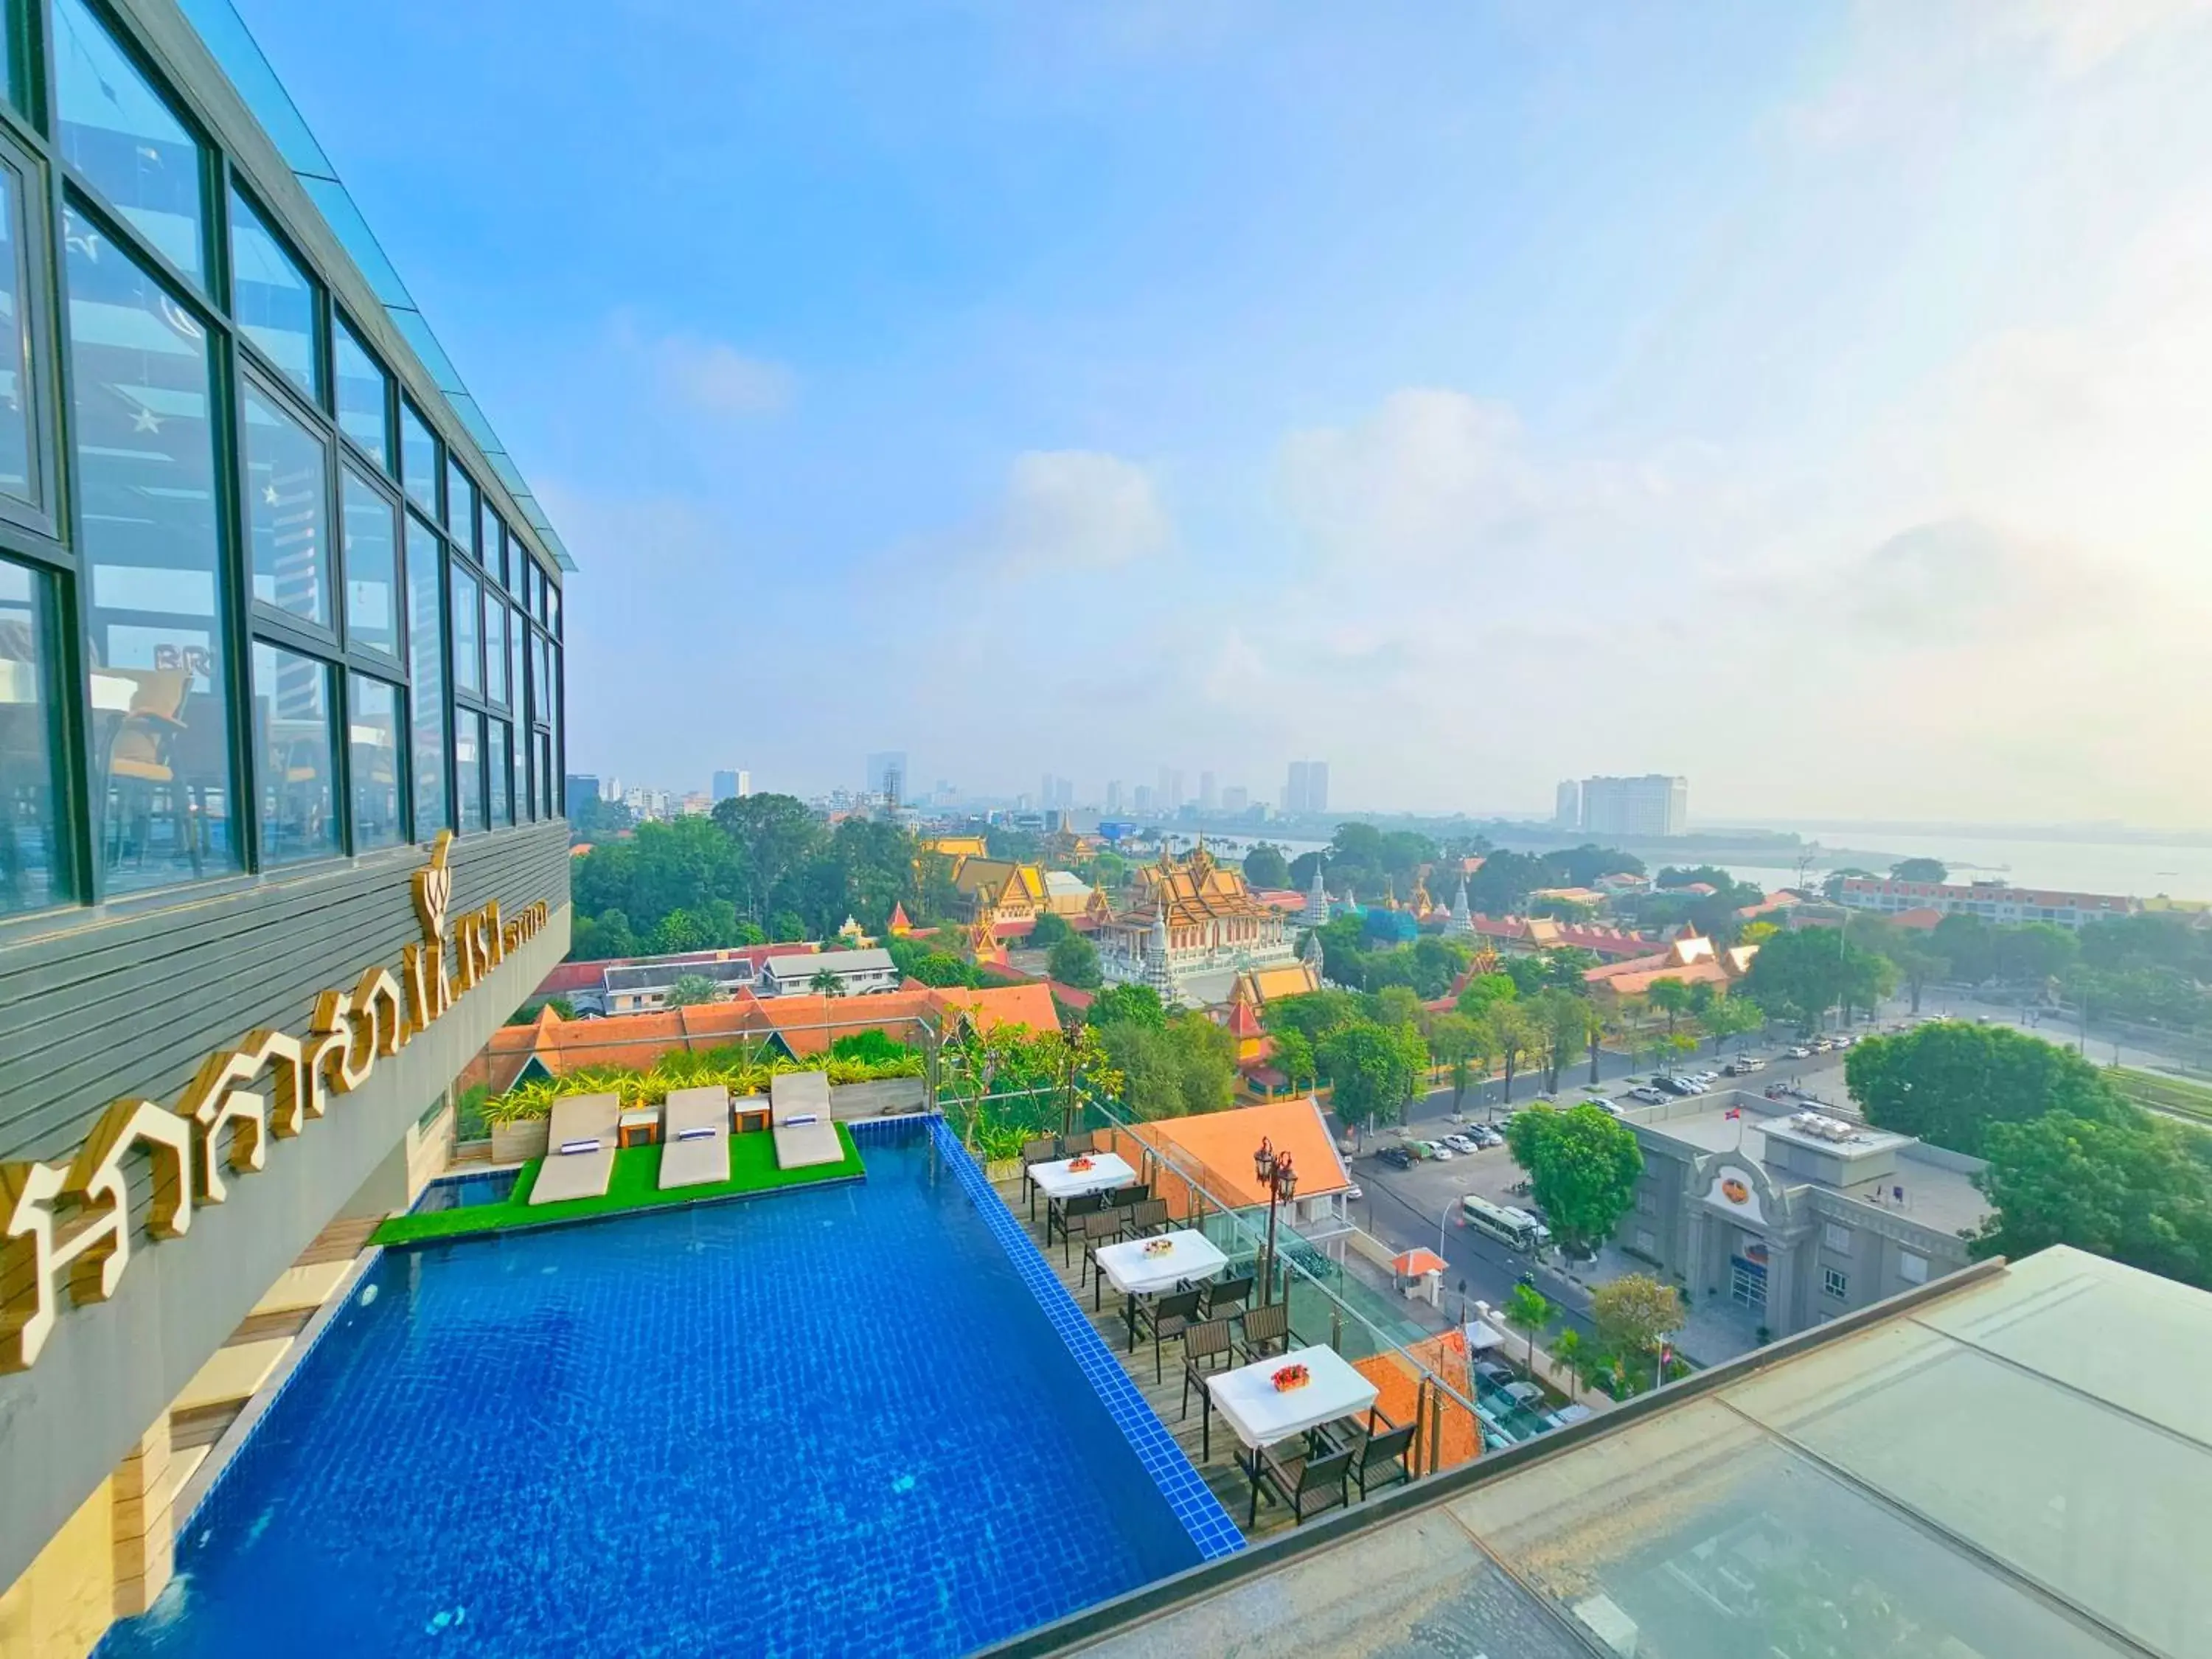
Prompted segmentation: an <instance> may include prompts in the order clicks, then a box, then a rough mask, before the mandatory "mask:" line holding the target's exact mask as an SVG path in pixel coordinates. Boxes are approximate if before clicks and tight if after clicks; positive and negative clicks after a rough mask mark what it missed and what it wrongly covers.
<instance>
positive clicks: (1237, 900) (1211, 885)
mask: <svg viewBox="0 0 2212 1659" xmlns="http://www.w3.org/2000/svg"><path fill="white" fill-rule="evenodd" d="M1136 884H1137V896H1136V898H1135V900H1134V901H1133V902H1132V903H1131V904H1130V906H1129V908H1127V909H1126V910H1124V911H1122V912H1121V914H1120V915H1116V916H1115V917H1113V918H1112V919H1111V920H1110V921H1107V922H1105V923H1104V924H1103V926H1101V927H1099V929H1098V931H1097V934H1096V935H1095V936H1094V937H1095V938H1096V939H1097V945H1098V966H1099V970H1100V972H1101V973H1103V975H1105V977H1106V980H1107V982H1108V983H1109V984H1115V985H1150V986H1152V987H1153V988H1154V989H1155V990H1157V991H1158V992H1159V994H1160V997H1161V1000H1163V1001H1164V1002H1167V1003H1169V1004H1170V1005H1171V1006H1175V1005H1180V1006H1186V1007H1208V1006H1213V1005H1215V1004H1218V1003H1223V1002H1226V1001H1228V1000H1229V997H1230V993H1231V987H1233V986H1234V985H1235V983H1236V980H1237V975H1239V974H1241V973H1244V972H1248V971H1250V970H1254V969H1268V968H1277V967H1288V966H1291V965H1292V964H1294V963H1297V960H1298V951H1297V940H1296V939H1295V938H1294V937H1293V935H1292V929H1291V923H1290V921H1289V920H1288V919H1287V918H1286V917H1285V915H1284V914H1283V912H1281V911H1280V910H1278V909H1277V908H1274V907H1273V905H1270V904H1267V903H1266V902H1264V901H1262V900H1261V899H1260V898H1259V897H1258V896H1256V895H1255V894H1254V893H1253V891H1252V890H1251V889H1250V888H1249V886H1248V885H1246V884H1245V880H1244V877H1243V873H1242V872H1239V871H1237V870H1236V869H1234V868H1232V867H1231V866H1228V865H1225V864H1223V863H1221V862H1220V861H1219V860H1217V859H1215V858H1214V856H1213V854H1212V853H1210V852H1208V851H1207V850H1206V843H1205V842H1200V843H1199V845H1198V847H1197V848H1196V849H1195V850H1194V851H1193V852H1192V853H1191V854H1189V856H1188V857H1187V858H1182V859H1177V858H1176V857H1175V856H1174V855H1173V854H1170V853H1168V852H1166V851H1164V850H1163V851H1162V852H1161V854H1160V856H1159V861H1158V863H1156V864H1152V865H1148V866H1145V867H1144V868H1142V869H1140V870H1139V871H1138V872H1137V876H1136Z"/></svg>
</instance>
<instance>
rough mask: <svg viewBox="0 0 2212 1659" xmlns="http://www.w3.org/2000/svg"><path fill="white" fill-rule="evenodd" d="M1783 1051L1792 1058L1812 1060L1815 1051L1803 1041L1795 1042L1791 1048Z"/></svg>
mask: <svg viewBox="0 0 2212 1659" xmlns="http://www.w3.org/2000/svg"><path fill="white" fill-rule="evenodd" d="M1783 1052H1784V1054H1788V1055H1789V1056H1790V1059H1792V1060H1810V1059H1812V1058H1813V1051H1812V1050H1811V1049H1810V1048H1807V1047H1806V1046H1805V1045H1804V1044H1803V1043H1802V1042H1800V1043H1795V1044H1793V1045H1791V1046H1790V1048H1785V1049H1784V1050H1783Z"/></svg>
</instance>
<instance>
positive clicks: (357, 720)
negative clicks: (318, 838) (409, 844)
mask: <svg viewBox="0 0 2212 1659" xmlns="http://www.w3.org/2000/svg"><path fill="white" fill-rule="evenodd" d="M349 678H350V679H351V682H352V684H351V688H350V689H351V701H350V702H349V707H348V708H347V725H346V742H347V747H348V751H349V758H350V760H351V762H352V767H351V770H352V773H353V845H354V850H355V851H356V853H367V852H370V851H372V850H374V848H379V847H396V846H398V844H399V843H400V842H402V841H404V840H405V839H406V838H407V826H406V825H405V824H404V823H402V822H401V821H400V817H399V689H398V687H397V686H393V685H387V684H385V683H384V682H383V681H382V680H377V679H371V678H368V676H367V675H365V674H355V675H352V676H350V677H349Z"/></svg>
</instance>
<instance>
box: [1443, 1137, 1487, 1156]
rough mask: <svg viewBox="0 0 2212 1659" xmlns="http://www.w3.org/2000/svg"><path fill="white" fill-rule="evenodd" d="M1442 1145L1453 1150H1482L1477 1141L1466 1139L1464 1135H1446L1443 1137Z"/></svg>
mask: <svg viewBox="0 0 2212 1659" xmlns="http://www.w3.org/2000/svg"><path fill="white" fill-rule="evenodd" d="M1444 1145H1445V1146H1449V1148H1451V1150H1452V1151H1453V1152H1480V1151H1481V1150H1482V1147H1481V1146H1480V1144H1479V1143H1477V1142H1475V1141H1474V1140H1472V1139H1468V1137H1467V1136H1466V1135H1446V1136H1445V1137H1444Z"/></svg>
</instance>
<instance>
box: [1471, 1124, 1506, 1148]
mask: <svg viewBox="0 0 2212 1659" xmlns="http://www.w3.org/2000/svg"><path fill="white" fill-rule="evenodd" d="M1468 1135H1469V1136H1471V1137H1472V1138H1473V1139H1474V1140H1475V1141H1476V1142H1478V1143H1479V1144H1480V1146H1482V1147H1483V1148H1484V1149H1485V1150H1487V1149H1489V1148H1490V1147H1492V1146H1504V1144H1505V1136H1504V1133H1503V1132H1501V1131H1499V1130H1497V1129H1493V1128H1492V1127H1490V1125H1488V1124H1487V1123H1482V1124H1478V1125H1476V1126H1475V1127H1474V1128H1472V1129H1469V1130H1468Z"/></svg>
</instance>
